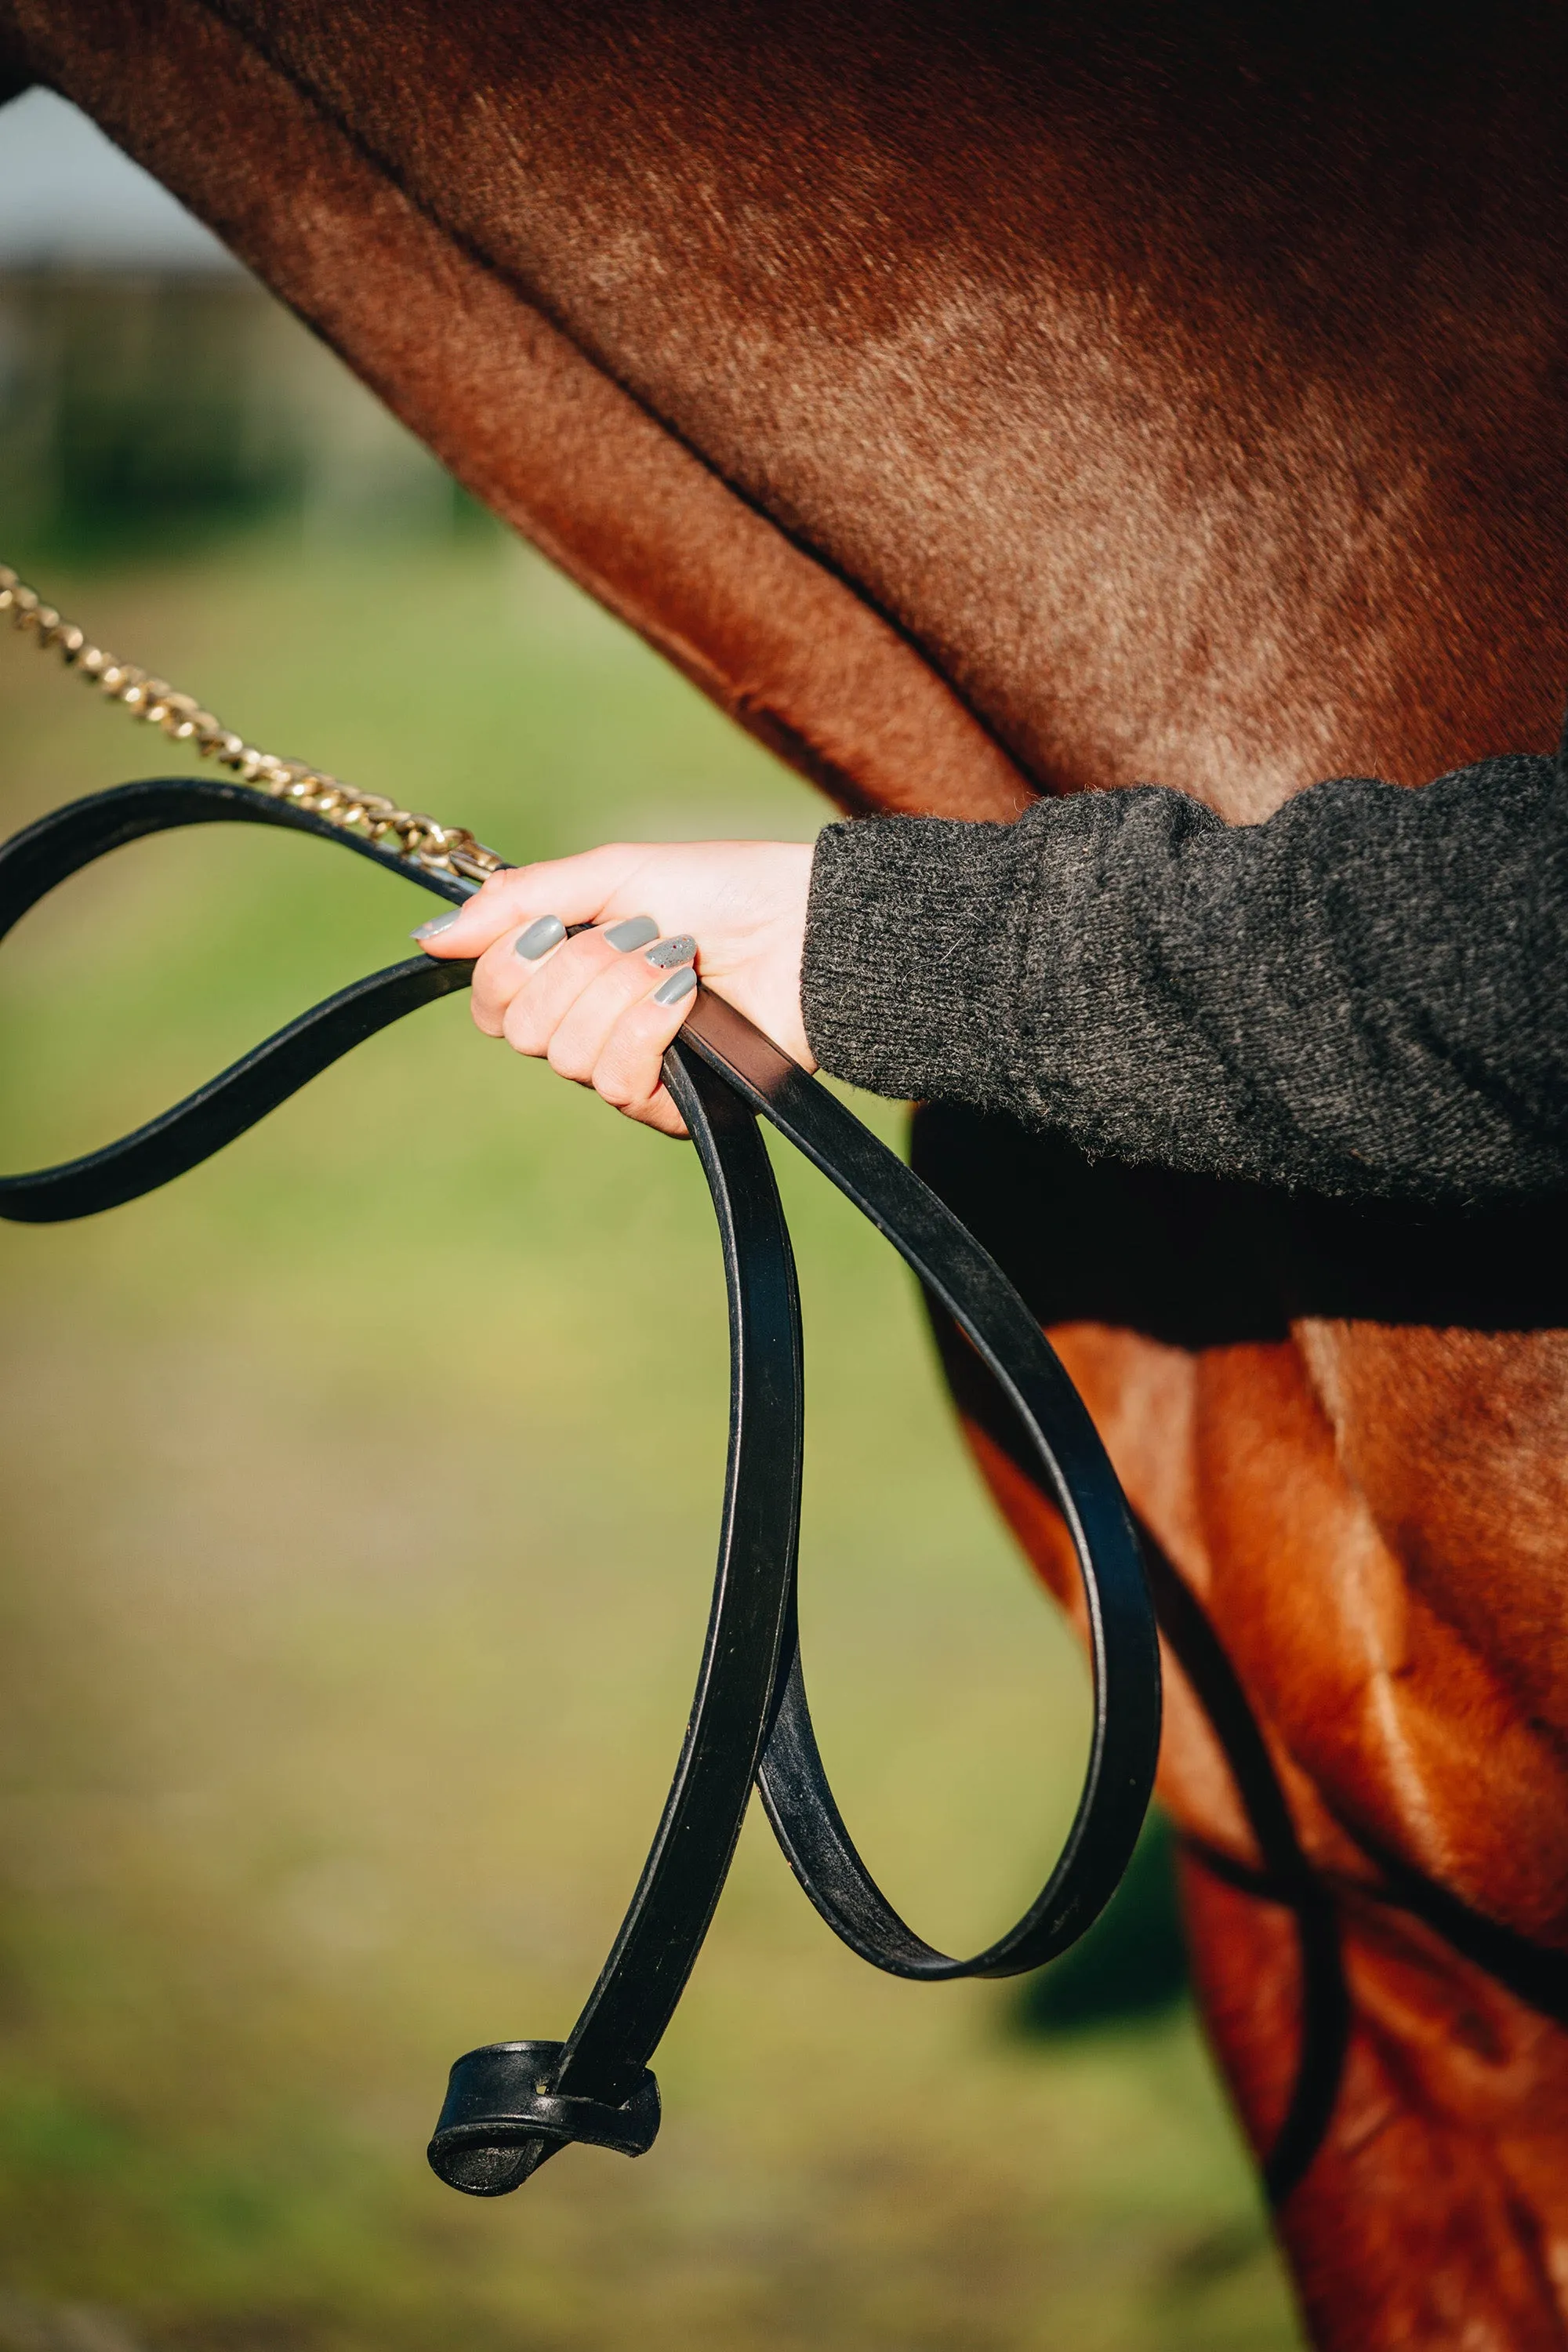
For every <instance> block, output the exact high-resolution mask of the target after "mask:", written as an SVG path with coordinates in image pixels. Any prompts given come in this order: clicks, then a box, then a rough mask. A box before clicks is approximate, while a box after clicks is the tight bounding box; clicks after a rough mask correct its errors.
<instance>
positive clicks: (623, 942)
mask: <svg viewBox="0 0 1568 2352" xmlns="http://www.w3.org/2000/svg"><path fill="white" fill-rule="evenodd" d="M605 939H607V940H609V942H610V945H611V946H612V947H613V948H614V949H615V950H616V953H617V954H619V955H630V953H631V951H632V950H633V948H646V947H647V943H648V941H649V940H657V939H658V924H657V923H656V922H655V921H654V919H653V917H652V916H651V915H628V916H627V917H626V920H625V921H624V922H621V923H611V924H609V925H608V926H607V927H606V929H605Z"/></svg>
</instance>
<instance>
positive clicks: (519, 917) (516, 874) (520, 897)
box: [414, 842, 648, 956]
mask: <svg viewBox="0 0 1568 2352" xmlns="http://www.w3.org/2000/svg"><path fill="white" fill-rule="evenodd" d="M647 855H648V853H647V849H646V848H642V847H639V846H637V845H635V844H632V845H627V844H626V843H624V842H612V843H610V844H609V845H607V846H606V847H605V848H603V849H589V850H584V853H583V854H582V856H578V857H556V858H551V859H548V860H547V861H546V862H545V863H544V864H542V865H540V866H508V867H507V868H506V869H505V871H504V872H502V873H500V874H492V875H491V876H490V877H489V881H488V882H487V883H486V884H485V886H484V887H483V889H481V890H476V891H475V893H474V895H473V897H472V898H466V899H465V900H464V901H463V904H462V905H461V906H460V907H458V908H455V909H454V910H453V912H452V914H451V915H449V916H448V915H437V916H436V917H434V918H433V919H432V921H431V922H429V923H421V925H420V926H419V929H417V930H416V932H415V934H414V936H415V938H416V940H418V941H419V944H420V946H421V947H422V948H424V949H425V950H426V952H427V953H429V954H431V955H435V956H479V955H482V954H483V953H484V952H485V950H487V949H488V948H490V947H493V946H494V945H495V943H496V942H497V940H500V939H501V938H502V937H503V935H504V934H505V933H507V932H509V931H521V930H524V929H527V927H528V926H529V925H530V924H531V923H532V922H534V921H536V920H537V919H539V918H540V917H541V916H545V915H553V916H554V917H555V918H556V919H557V920H558V921H560V922H562V923H566V924H571V923H592V922H595V921H596V920H597V919H599V917H600V916H602V915H605V914H606V913H608V914H610V915H612V916H613V915H614V914H616V912H618V911H619V908H618V906H617V904H616V899H617V894H619V893H620V892H621V891H622V890H623V888H624V887H625V886H626V884H628V883H629V882H630V880H631V878H632V877H633V876H634V875H635V874H636V872H637V867H638V866H639V865H641V864H645V863H646V862H647Z"/></svg>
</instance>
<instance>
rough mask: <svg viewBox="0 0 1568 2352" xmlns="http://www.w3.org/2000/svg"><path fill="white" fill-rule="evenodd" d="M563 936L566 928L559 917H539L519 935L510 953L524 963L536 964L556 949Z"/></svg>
mask: <svg viewBox="0 0 1568 2352" xmlns="http://www.w3.org/2000/svg"><path fill="white" fill-rule="evenodd" d="M565 936H566V926H565V924H564V923H563V921H562V919H561V918H560V916H559V915H541V916H540V918H539V919H538V921H537V922H533V923H530V925H529V927H528V929H527V930H526V931H522V932H520V933H519V935H518V941H517V945H516V946H515V947H514V948H513V950H512V953H513V955H520V956H521V958H522V960H523V961H524V963H537V962H538V961H539V959H540V957H541V956H542V955H548V954H549V953H550V950H551V949H552V948H558V947H559V946H560V944H561V942H562V940H563V939H564V938H565Z"/></svg>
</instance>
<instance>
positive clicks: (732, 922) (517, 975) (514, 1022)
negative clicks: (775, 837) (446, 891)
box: [414, 841, 816, 1135]
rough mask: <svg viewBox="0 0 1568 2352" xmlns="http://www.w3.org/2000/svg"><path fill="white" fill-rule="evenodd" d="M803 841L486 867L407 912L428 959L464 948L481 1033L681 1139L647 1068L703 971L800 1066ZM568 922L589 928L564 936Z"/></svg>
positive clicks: (655, 1070) (651, 849) (803, 1051)
mask: <svg viewBox="0 0 1568 2352" xmlns="http://www.w3.org/2000/svg"><path fill="white" fill-rule="evenodd" d="M811 859H812V849H811V845H810V844H809V843H804V844H802V843H797V842H782V841H709V842H683V843H672V844H670V845H655V844H648V843H630V844H628V843H625V842H616V843H613V844H611V845H609V846H607V847H605V848H604V849H590V850H588V851H586V852H585V853H584V855H583V856H580V857H558V858H553V859H551V860H549V861H548V862H546V863H545V864H543V865H540V866H510V867H509V868H508V869H507V870H506V872H504V873H502V874H492V875H491V877H490V878H489V881H488V882H487V883H486V884H485V886H484V887H483V889H482V890H479V891H476V893H475V894H474V896H473V897H472V898H469V899H468V900H466V901H465V903H464V904H463V905H462V906H461V907H458V908H454V909H453V910H452V912H451V913H449V914H446V915H437V916H436V917H435V918H434V919H433V920H432V921H430V922H428V923H422V924H421V925H420V927H419V929H417V930H416V932H415V934H414V936H415V938H416V940H418V941H419V944H420V946H421V947H422V948H423V949H424V950H425V951H426V954H427V955H433V956H441V957H447V956H475V957H477V958H478V959H479V961H478V963H477V965H476V968H475V971H474V988H473V1013H474V1019H475V1021H476V1022H477V1023H478V1024H479V1027H480V1028H481V1029H482V1030H483V1031H484V1033H485V1034H486V1036H487V1037H504V1038H505V1039H506V1041H507V1043H508V1045H510V1046H511V1047H512V1048H513V1050H514V1051H515V1052H517V1053H519V1054H531V1055H539V1056H542V1057H543V1058H544V1059H545V1060H547V1061H548V1062H549V1064H550V1066H551V1067H552V1069H554V1070H558V1071H559V1072H560V1074H561V1076H563V1077H567V1078H574V1079H575V1080H576V1081H577V1083H578V1084H579V1085H580V1086H591V1087H594V1088H595V1091H596V1092H597V1093H599V1094H601V1095H603V1096H604V1097H605V1101H606V1102H609V1103H613V1104H614V1105H615V1107H616V1109H617V1110H621V1111H625V1112H626V1116H627V1118H636V1119H640V1120H641V1121H642V1122H643V1124H644V1125H645V1126H647V1127H657V1128H658V1129H659V1130H660V1131H661V1132H662V1133H663V1134H665V1135H684V1134H685V1132H686V1128H685V1124H684V1122H683V1121H682V1119H681V1117H680V1114H679V1111H678V1110H677V1109H676V1108H675V1105H674V1103H673V1102H672V1101H671V1099H670V1097H669V1095H668V1092H667V1090H666V1088H665V1087H664V1084H663V1081H662V1078H661V1076H660V1064H661V1062H662V1060H663V1058H664V1053H665V1048H666V1047H667V1046H668V1045H669V1043H670V1041H671V1039H672V1038H673V1037H674V1036H675V1034H676V1033H677V1031H678V1030H679V1027H680V1024H681V1023H682V1022H683V1021H684V1020H685V1018H686V1015H687V1013H689V1011H690V1009H691V1006H692V1003H693V1002H694V1000H695V994H696V986H697V982H696V975H695V971H694V970H693V966H694V963H695V962H696V961H698V960H700V963H701V969H702V978H703V980H704V982H706V983H707V984H708V985H709V986H710V987H711V988H712V989H714V990H715V991H716V992H717V993H718V994H719V995H721V996H723V997H726V998H727V999H728V1000H729V1002H730V1003H731V1004H732V1005H733V1006H734V1007H735V1009H736V1011H737V1012H740V1013H744V1014H745V1015H746V1017H747V1019H748V1020H749V1021H752V1022H754V1023H755V1024H756V1026H757V1027H758V1028H759V1029H762V1030H763V1031H765V1032H766V1034H767V1035H768V1036H770V1037H771V1038H772V1039H773V1042H774V1044H775V1045H782V1046H783V1048H784V1052H785V1053H786V1054H788V1055H791V1056H792V1057H793V1058H794V1059H795V1061H797V1062H798V1063H799V1064H800V1065H801V1066H802V1068H803V1069H807V1070H814V1069H815V1068H816V1063H815V1062H814V1061H813V1059H812V1056H811V1049H810V1047H809V1046H808V1045H807V1044H806V1042H805V1025H804V1024H803V1022H802V1019H801V1010H800V966H801V953H802V949H803V946H804V943H805V904H806V897H807V893H808V891H809V889H810V886H811ZM574 923H592V924H594V925H595V929H593V930H589V931H581V932H579V933H578V935H577V936H576V938H575V939H570V940H569V939H567V938H566V937H565V932H566V929H567V928H568V926H570V925H572V924H574Z"/></svg>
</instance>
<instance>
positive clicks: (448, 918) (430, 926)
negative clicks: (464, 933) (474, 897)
mask: <svg viewBox="0 0 1568 2352" xmlns="http://www.w3.org/2000/svg"><path fill="white" fill-rule="evenodd" d="M462 911H463V910H462V908H461V907H449V908H447V912H446V913H445V914H444V915H432V916H431V918H430V919H429V921H428V922H427V923H421V924H420V926H419V929H417V930H416V931H410V932H409V934H408V936H409V938H410V939H411V940H433V939H435V938H436V937H437V934H438V933H439V932H441V931H449V930H450V929H451V928H452V926H453V924H454V923H455V922H456V921H457V919H458V916H459V915H460V914H461V913H462Z"/></svg>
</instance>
